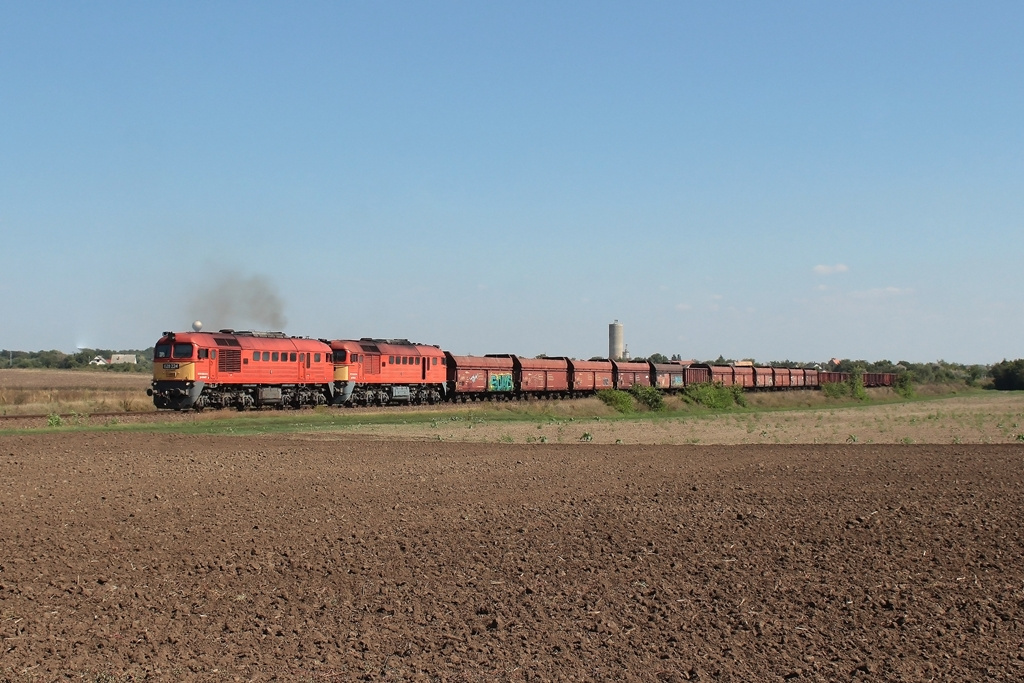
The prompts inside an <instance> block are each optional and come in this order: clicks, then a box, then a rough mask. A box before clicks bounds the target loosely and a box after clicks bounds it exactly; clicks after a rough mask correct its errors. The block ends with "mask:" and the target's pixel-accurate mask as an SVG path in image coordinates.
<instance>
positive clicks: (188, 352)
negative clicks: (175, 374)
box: [174, 344, 192, 358]
mask: <svg viewBox="0 0 1024 683" xmlns="http://www.w3.org/2000/svg"><path fill="white" fill-rule="evenodd" d="M174 357H175V358H191V357H192V345H191V344H175V345H174Z"/></svg>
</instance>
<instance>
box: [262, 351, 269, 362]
mask: <svg viewBox="0 0 1024 683" xmlns="http://www.w3.org/2000/svg"><path fill="white" fill-rule="evenodd" d="M263 360H270V351H264V352H263Z"/></svg>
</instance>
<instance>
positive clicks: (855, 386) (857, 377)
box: [848, 368, 868, 401]
mask: <svg viewBox="0 0 1024 683" xmlns="http://www.w3.org/2000/svg"><path fill="white" fill-rule="evenodd" d="M848 381H849V383H850V396H853V397H854V398H855V399H857V400H858V401H866V400H868V392H867V391H865V389H864V371H863V370H861V369H860V368H855V369H854V370H853V371H852V372H851V373H850V379H849V380H848Z"/></svg>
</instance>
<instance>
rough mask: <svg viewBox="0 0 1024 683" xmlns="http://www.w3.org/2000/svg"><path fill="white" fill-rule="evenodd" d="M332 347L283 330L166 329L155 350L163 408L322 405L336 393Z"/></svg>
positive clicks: (157, 395) (153, 391) (157, 397)
mask: <svg viewBox="0 0 1024 683" xmlns="http://www.w3.org/2000/svg"><path fill="white" fill-rule="evenodd" d="M333 380H334V365H333V363H332V361H331V347H330V346H328V345H327V344H325V343H323V342H321V341H317V340H315V339H305V338H300V337H288V336H285V335H284V334H282V333H279V332H235V331H234V330H221V331H220V332H213V333H211V332H199V331H195V332H164V335H163V336H162V337H161V338H160V341H158V342H157V343H156V347H155V350H154V353H153V384H152V387H151V388H150V389H149V390H148V391H147V392H146V393H148V394H149V395H151V396H152V397H153V403H154V404H155V405H156V407H157V408H172V409H174V410H188V409H194V410H202V409H203V408H208V407H209V408H227V407H234V408H238V409H239V410H244V409H247V408H254V407H259V406H276V407H293V408H298V407H301V406H317V405H325V404H327V403H330V402H332V401H333V399H334V383H333Z"/></svg>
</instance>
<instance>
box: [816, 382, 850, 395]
mask: <svg viewBox="0 0 1024 683" xmlns="http://www.w3.org/2000/svg"><path fill="white" fill-rule="evenodd" d="M821 393H823V394H825V396H827V397H828V398H842V397H844V396H849V395H850V385H849V384H847V383H846V382H822V384H821Z"/></svg>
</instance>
